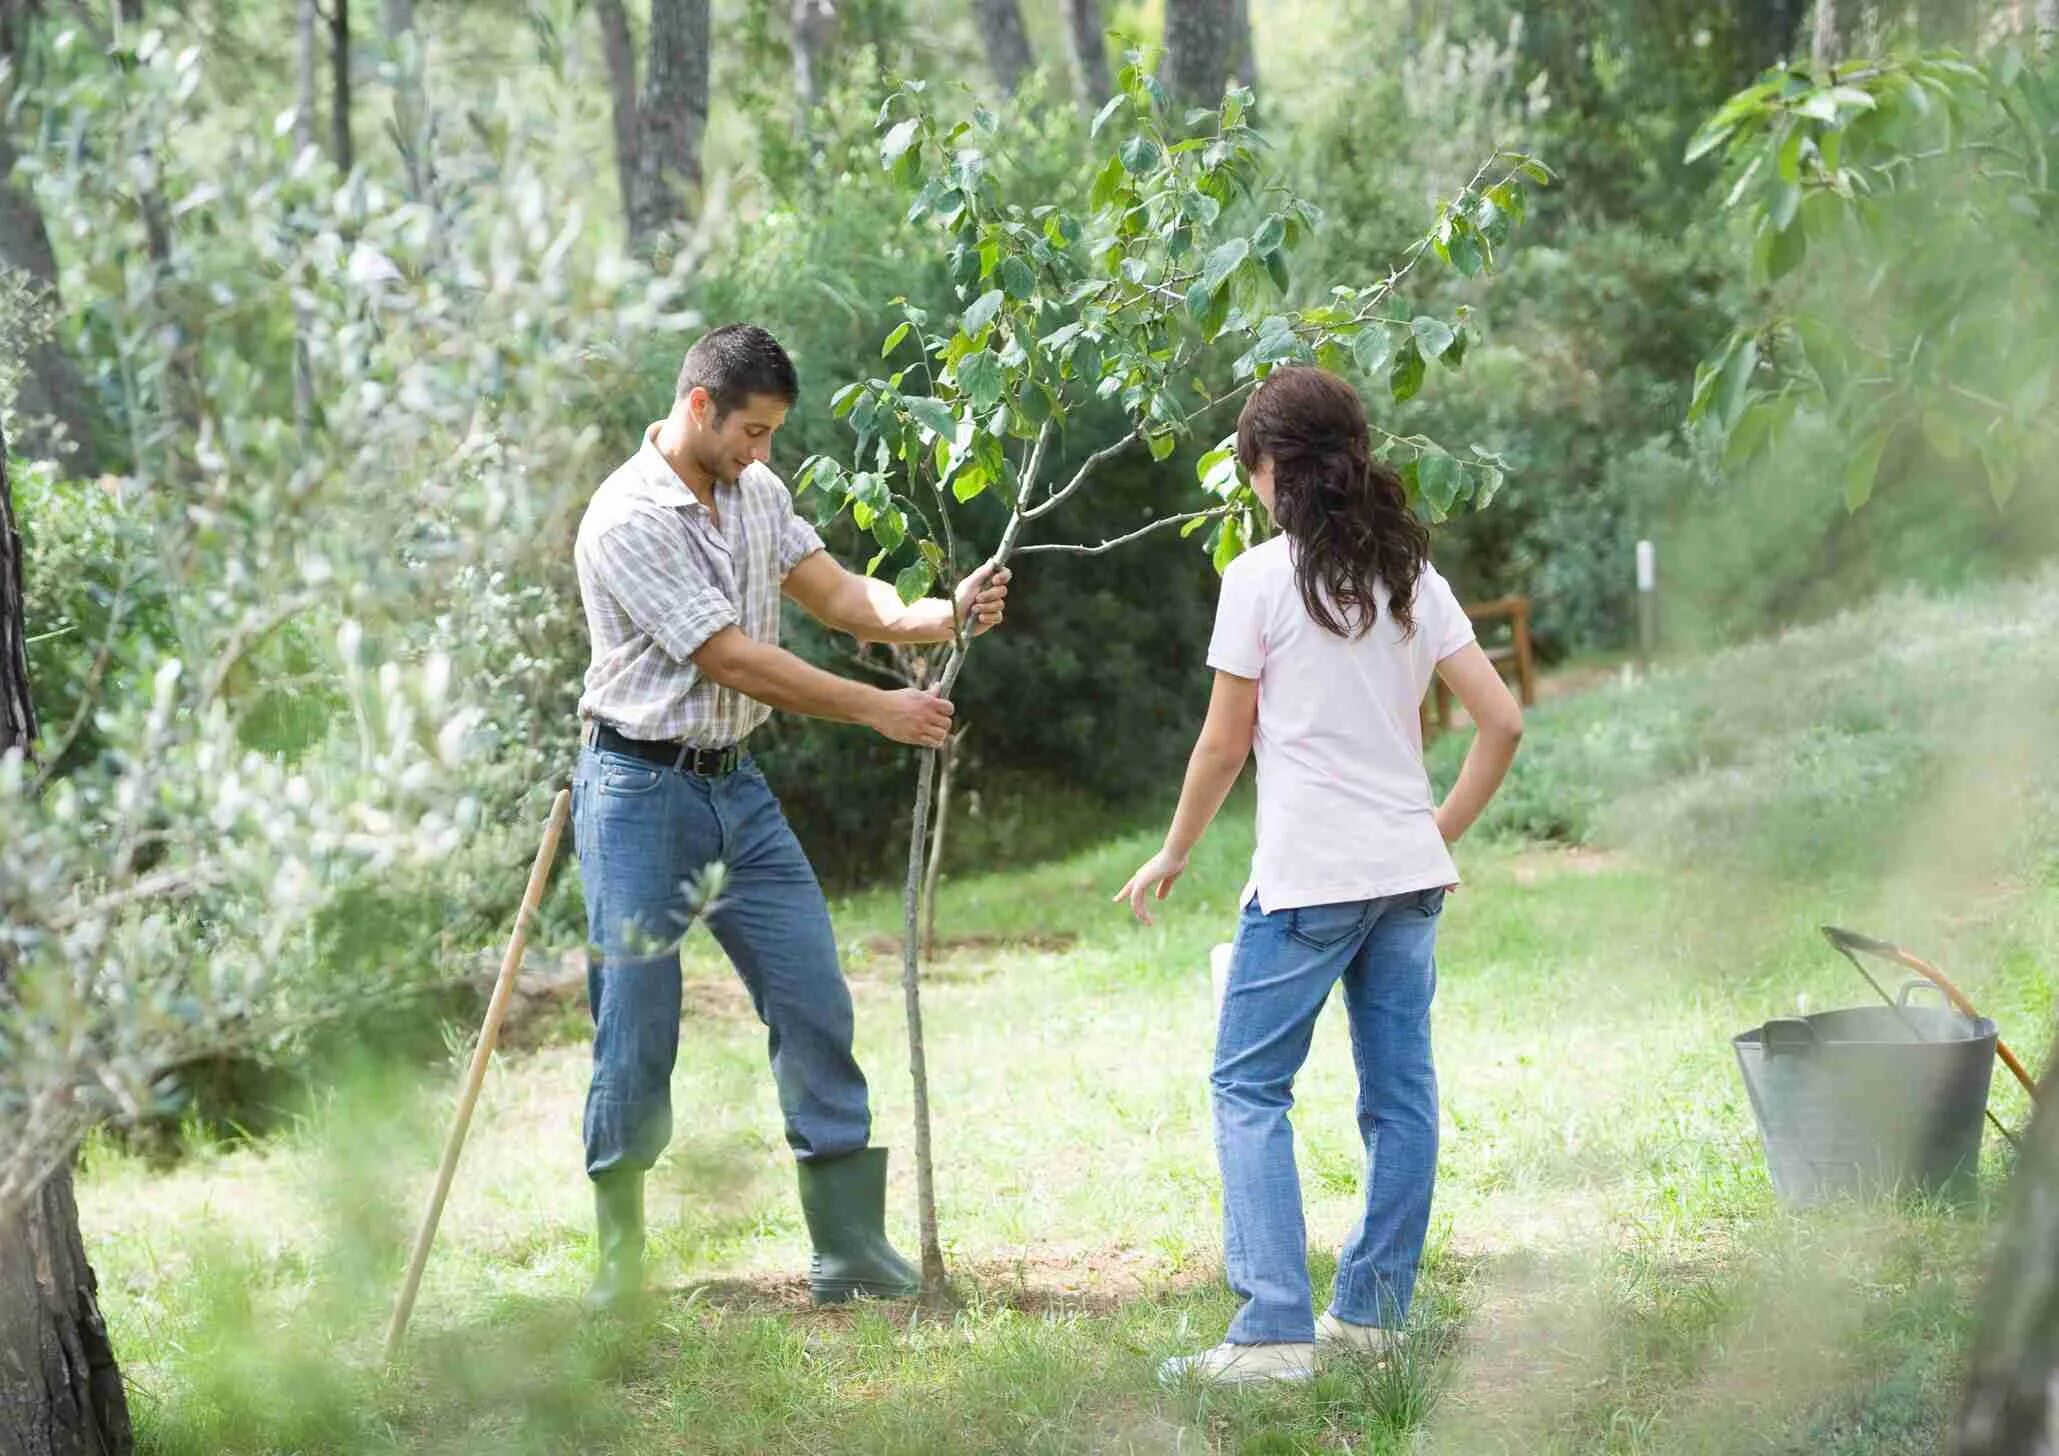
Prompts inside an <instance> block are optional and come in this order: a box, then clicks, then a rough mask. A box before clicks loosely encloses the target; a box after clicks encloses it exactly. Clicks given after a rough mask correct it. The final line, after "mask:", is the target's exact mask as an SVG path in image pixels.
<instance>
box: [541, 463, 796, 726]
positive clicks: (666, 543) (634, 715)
mask: <svg viewBox="0 0 2059 1456" xmlns="http://www.w3.org/2000/svg"><path fill="white" fill-rule="evenodd" d="M657 433H658V427H657V426H656V425H652V426H651V427H650V428H649V429H648V430H646V431H645V432H644V440H643V448H642V449H640V450H638V451H637V452H636V454H635V455H634V456H632V457H631V458H630V459H629V460H627V461H625V462H623V464H622V465H621V467H620V468H618V469H617V470H616V471H615V473H614V474H613V475H610V476H609V477H608V478H607V480H606V481H605V482H603V483H602V485H601V488H600V489H599V490H597V491H595V492H594V494H593V499H592V500H591V501H589V502H588V503H587V507H586V514H585V516H584V517H582V518H581V520H580V522H579V539H578V544H577V545H576V546H575V547H574V548H573V557H574V560H575V561H576V562H577V563H578V567H579V598H580V601H581V602H582V603H583V604H584V606H585V608H586V630H587V633H588V635H589V636H590V637H591V638H592V639H593V661H592V664H591V665H590V666H589V667H588V668H587V669H586V691H585V692H584V694H582V695H581V697H580V699H579V715H580V717H581V718H582V719H584V718H595V719H598V720H600V721H601V722H603V723H607V724H609V725H610V726H612V727H613V728H615V729H616V730H617V731H619V732H621V733H622V734H624V735H625V736H627V737H630V738H645V739H656V740H661V741H662V740H673V741H678V742H683V743H690V744H692V745H693V746H694V747H696V748H727V747H729V746H730V745H731V744H734V743H741V742H742V741H743V739H744V737H745V736H746V735H747V734H749V733H750V732H751V730H752V729H754V728H756V727H757V726H758V725H759V724H760V723H763V722H764V721H765V720H766V719H767V718H768V717H770V716H771V715H772V710H771V709H770V708H768V707H767V706H765V704H763V703H760V702H758V701H757V700H756V699H754V698H749V697H746V696H744V695H743V694H742V693H739V692H736V691H734V690H733V689H730V688H725V687H720V686H718V685H717V684H715V683H713V682H710V681H708V680H707V679H706V678H704V677H702V676H701V673H700V670H699V669H697V668H696V667H695V666H694V665H693V654H694V653H695V652H697V651H698V650H700V647H701V644H702V643H704V642H706V641H707V640H708V639H709V638H710V637H712V636H714V635H715V634H716V633H717V632H719V631H721V630H722V629H723V628H724V627H736V628H739V629H740V630H741V631H742V632H743V633H744V635H745V636H747V637H752V638H755V639H756V640H758V641H760V642H767V643H772V644H775V645H776V644H777V643H778V641H779V586H780V583H781V582H782V581H784V580H785V579H786V574H787V573H788V572H789V571H792V570H793V569H794V567H795V566H796V565H798V564H799V563H800V561H801V560H802V558H803V557H806V556H808V555H809V554H810V553H811V552H815V551H820V550H821V549H822V538H821V537H820V536H818V535H816V534H815V528H814V527H813V526H810V525H809V524H808V523H807V522H806V521H804V520H802V519H801V518H800V517H799V516H798V515H796V514H794V499H793V496H792V494H791V493H790V492H789V491H788V490H787V488H786V484H785V482H784V481H782V480H781V479H780V478H779V477H778V476H777V475H774V474H773V473H772V471H771V470H770V469H769V468H768V467H766V466H763V465H753V466H751V467H750V468H749V469H748V470H746V471H745V472H744V473H743V476H742V478H741V479H739V480H738V481H737V482H736V484H734V485H725V484H717V485H716V487H715V512H713V513H711V512H710V511H709V510H708V508H707V507H706V506H704V505H702V504H701V503H700V501H699V500H698V499H697V498H696V497H695V496H694V493H693V492H692V491H691V490H689V489H688V488H687V486H686V483H685V482H684V481H682V480H681V479H680V478H679V476H678V475H677V474H676V473H675V472H674V471H673V469H672V467H671V466H670V465H669V464H667V463H666V460H665V457H664V456H663V455H661V454H659V453H658V446H657ZM718 513H719V515H720V517H721V524H720V526H719V527H718V526H717V524H716V514H718Z"/></svg>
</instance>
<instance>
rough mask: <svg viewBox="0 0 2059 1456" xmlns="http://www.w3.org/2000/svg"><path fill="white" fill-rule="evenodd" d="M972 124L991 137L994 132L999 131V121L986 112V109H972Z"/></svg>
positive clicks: (989, 112)
mask: <svg viewBox="0 0 2059 1456" xmlns="http://www.w3.org/2000/svg"><path fill="white" fill-rule="evenodd" d="M972 124H973V125H974V126H976V127H978V128H979V129H980V130H981V131H983V132H985V133H986V134H987V135H988V136H992V135H993V134H994V133H995V132H996V131H998V130H1000V127H1001V120H1000V118H999V117H997V116H995V115H994V113H993V112H991V111H989V110H987V109H986V107H984V106H975V107H973V108H972Z"/></svg>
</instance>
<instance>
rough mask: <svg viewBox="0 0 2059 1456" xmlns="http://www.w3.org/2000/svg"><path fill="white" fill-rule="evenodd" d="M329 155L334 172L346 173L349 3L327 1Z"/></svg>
mask: <svg viewBox="0 0 2059 1456" xmlns="http://www.w3.org/2000/svg"><path fill="white" fill-rule="evenodd" d="M329 82H330V84H329V155H330V156H332V157H334V158H335V159H336V170H337V171H339V172H346V173H347V172H349V171H350V165H351V147H350V0H329Z"/></svg>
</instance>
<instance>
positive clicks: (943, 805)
mask: <svg viewBox="0 0 2059 1456" xmlns="http://www.w3.org/2000/svg"><path fill="white" fill-rule="evenodd" d="M964 743H965V730H964V729H963V728H960V729H959V730H958V731H957V732H956V733H953V734H952V735H951V737H950V739H949V741H947V742H946V743H945V744H944V762H943V765H942V767H941V768H940V769H939V771H938V773H937V826H936V830H935V837H934V838H933V839H931V840H930V843H929V868H928V869H927V870H925V871H924V872H923V876H922V907H923V908H922V958H923V959H924V960H926V961H927V960H934V959H935V958H936V953H937V886H938V885H939V884H940V883H941V882H942V881H943V878H944V826H945V825H946V824H948V823H949V822H950V818H951V780H952V778H953V777H954V776H955V774H956V771H957V768H958V750H959V749H960V748H961V747H963V746H964Z"/></svg>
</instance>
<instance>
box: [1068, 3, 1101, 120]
mask: <svg viewBox="0 0 2059 1456" xmlns="http://www.w3.org/2000/svg"><path fill="white" fill-rule="evenodd" d="M1065 41H1066V47H1067V49H1069V50H1070V51H1071V52H1072V78H1073V87H1074V90H1075V92H1076V94H1077V95H1078V96H1079V102H1080V106H1081V108H1082V109H1083V110H1086V111H1090V112H1091V111H1099V110H1100V109H1101V103H1102V102H1104V101H1106V100H1107V99H1108V91H1109V86H1108V36H1107V34H1106V33H1105V32H1104V31H1103V30H1102V28H1101V0H1065Z"/></svg>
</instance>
